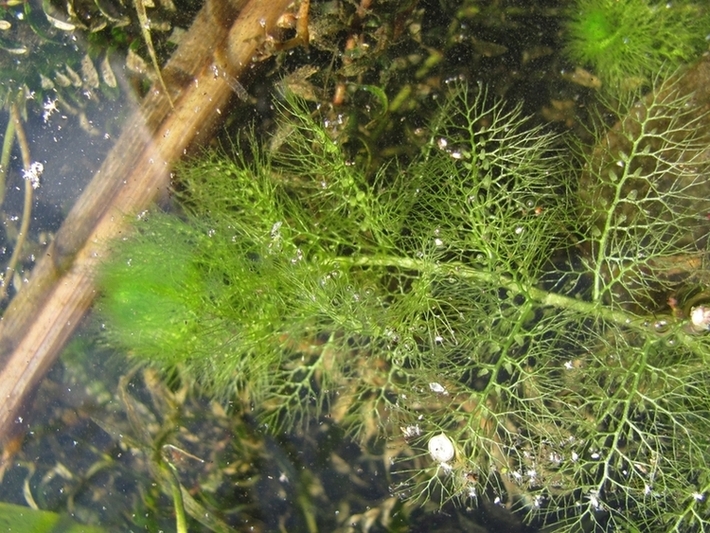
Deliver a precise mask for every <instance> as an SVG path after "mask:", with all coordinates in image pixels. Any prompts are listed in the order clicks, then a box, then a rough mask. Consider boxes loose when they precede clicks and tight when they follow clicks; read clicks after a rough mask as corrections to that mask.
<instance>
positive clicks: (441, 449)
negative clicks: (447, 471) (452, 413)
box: [429, 433, 454, 463]
mask: <svg viewBox="0 0 710 533" xmlns="http://www.w3.org/2000/svg"><path fill="white" fill-rule="evenodd" d="M429 455H431V458H432V459H434V461H436V462H437V463H446V462H448V461H451V459H453V458H454V443H453V442H451V439H450V438H449V437H447V436H446V435H444V434H443V433H441V434H439V435H436V436H434V437H432V438H430V439H429Z"/></svg>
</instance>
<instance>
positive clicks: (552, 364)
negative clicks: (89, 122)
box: [100, 85, 710, 531]
mask: <svg viewBox="0 0 710 533" xmlns="http://www.w3.org/2000/svg"><path fill="white" fill-rule="evenodd" d="M450 89H451V93H452V94H451V95H450V97H449V98H448V99H447V100H446V103H445V104H443V108H442V110H441V112H440V113H439V115H438V118H437V119H435V120H434V121H433V123H432V125H431V128H430V139H429V142H427V143H426V145H425V146H424V147H423V149H422V153H421V155H420V157H419V158H418V159H417V160H415V161H414V162H412V163H411V164H409V165H406V166H404V165H398V164H397V163H394V162H393V163H391V164H390V165H388V166H385V167H383V168H382V169H380V170H379V171H378V172H377V173H376V174H374V175H372V176H370V175H366V174H365V173H364V172H363V171H362V170H360V169H359V168H358V166H357V165H355V164H352V163H351V162H350V161H349V159H348V158H347V156H346V154H345V152H344V150H343V148H342V147H341V146H340V145H339V144H338V143H336V142H334V141H333V140H332V139H331V138H330V137H329V136H328V134H327V132H326V129H325V128H324V127H323V126H322V125H321V124H319V122H318V120H317V119H315V118H313V116H312V114H311V113H310V111H309V110H308V109H307V107H306V106H305V104H303V103H301V102H299V101H296V100H294V99H290V100H289V101H288V103H287V104H286V105H285V106H284V108H283V109H282V114H283V117H284V118H283V127H284V128H287V131H288V135H287V136H285V139H286V140H285V144H284V145H282V146H281V147H280V148H279V149H278V150H277V151H272V152H266V151H263V150H254V151H253V152H247V153H240V154H239V155H238V156H237V157H236V161H235V160H234V159H229V158H227V157H225V156H224V155H223V154H215V155H212V156H210V157H208V158H206V159H204V160H202V161H201V162H198V163H196V164H193V165H191V166H189V167H187V168H185V169H184V170H183V171H182V172H181V183H182V184H184V187H185V190H184V192H182V193H180V199H181V203H182V206H183V208H184V211H185V215H184V217H182V218H178V217H177V216H174V215H166V214H153V215H150V216H149V217H148V219H147V220H146V221H142V222H140V223H139V224H138V236H137V237H136V238H134V239H129V240H128V241H126V242H124V243H120V244H117V249H116V254H117V255H116V259H115V261H113V262H112V263H111V264H109V265H107V266H106V268H105V270H104V273H103V279H102V284H103V287H104V293H105V295H104V297H103V299H102V301H101V303H100V309H101V311H102V313H103V316H104V317H105V323H106V326H107V330H108V334H109V337H110V338H111V339H112V340H113V342H115V343H116V344H118V345H122V346H125V347H127V348H128V349H130V350H131V351H132V353H134V354H135V356H136V357H137V358H139V359H140V360H143V361H146V362H148V363H150V364H153V365H156V366H158V367H160V368H171V369H177V370H178V371H179V374H180V375H181V376H183V378H184V379H192V378H194V379H195V380H196V381H197V382H198V384H199V385H200V386H201V387H202V388H203V389H204V390H205V391H207V392H209V393H212V394H215V395H217V396H220V397H224V398H232V399H233V398H235V397H239V398H243V399H244V400H245V401H251V402H253V403H254V405H256V406H258V411H259V413H260V416H261V419H262V420H263V422H264V424H267V425H268V426H269V427H270V428H272V429H273V430H275V431H279V430H282V429H288V428H292V427H294V426H295V425H302V424H307V423H308V421H309V420H313V419H314V418H317V417H318V416H320V415H322V414H325V413H326V412H328V413H329V414H330V415H331V416H332V417H334V418H335V419H336V420H337V421H339V422H340V423H341V424H342V425H343V426H344V427H346V428H348V429H349V430H350V431H351V432H352V433H353V434H357V435H359V436H360V438H361V439H368V438H371V437H373V436H375V435H380V436H384V437H386V438H387V439H388V442H389V446H391V447H393V448H394V449H395V450H397V451H396V452H395V453H396V457H397V458H396V460H395V464H394V465H393V467H392V476H393V479H392V490H393V491H395V492H396V493H398V494H400V495H401V496H402V497H403V498H408V499H411V500H418V501H426V500H431V501H435V502H438V503H439V504H443V503H444V502H446V501H448V500H450V499H454V500H458V501H463V502H469V503H474V502H475V500H476V499H478V498H490V499H491V500H493V501H496V502H499V503H500V504H501V505H507V506H510V507H512V508H515V509H518V510H519V511H520V512H521V513H523V514H524V515H525V516H526V519H527V521H528V522H530V523H535V524H538V525H541V524H551V523H557V524H566V526H567V527H568V529H569V530H570V531H573V530H580V528H582V527H585V528H589V529H594V528H593V527H592V524H595V523H596V524H599V525H600V526H602V527H609V528H610V529H613V528H614V527H616V528H618V529H620V530H629V531H634V530H642V531H668V530H669V528H672V527H678V528H680V529H687V530H692V529H694V528H700V529H702V528H707V527H708V526H709V525H710V509H709V508H708V502H707V498H708V496H710V479H709V478H708V474H707V473H708V471H709V470H708V460H709V457H708V453H709V445H710V442H709V440H710V437H709V435H708V431H707V428H708V427H709V426H708V424H710V411H709V407H710V405H709V403H710V391H709V390H708V388H709V385H708V384H709V383H710V379H709V378H710V376H708V358H709V357H710V355H709V354H710V352H709V349H710V347H709V346H708V345H709V344H710V342H709V341H708V338H707V337H706V336H704V335H697V334H692V332H690V330H688V329H687V320H686V319H685V318H683V317H681V316H680V314H681V313H680V312H679V311H677V312H676V313H675V314H673V313H669V314H668V316H666V317H665V318H663V320H662V322H661V319H660V318H659V317H657V316H656V315H655V314H654V313H657V312H660V310H661V309H662V305H659V302H665V299H666V298H668V297H670V296H673V295H675V296H677V297H678V298H680V295H681V294H682V293H683V290H684V289H685V286H684V284H683V283H682V279H680V278H683V276H680V275H678V274H679V269H680V267H681V265H683V264H687V263H688V262H689V261H690V259H691V258H692V259H693V260H695V259H697V258H699V257H700V256H701V254H702V251H703V249H704V247H705V238H704V236H705V233H706V231H707V227H706V226H705V225H704V224H706V220H705V218H704V215H705V213H707V208H708V206H707V205H706V204H707V202H706V201H705V200H704V199H703V198H704V197H705V196H706V195H705V194H702V193H701V191H703V190H704V188H705V187H707V179H706V178H705V177H704V176H705V175H706V174H707V173H706V172H704V170H706V168H705V163H704V162H703V160H702V154H701V152H700V150H699V147H700V145H701V144H702V142H705V141H706V138H705V136H704V135H705V134H704V132H703V131H702V129H701V128H698V127H696V125H697V124H696V123H694V122H693V121H689V122H687V121H684V120H683V109H684V102H685V101H684V100H683V98H682V97H681V96H679V95H677V94H675V93H673V92H672V91H671V92H666V93H664V94H666V95H667V97H666V98H665V99H663V98H659V99H657V100H651V101H650V102H649V103H648V105H647V106H646V107H645V108H644V110H643V111H641V110H639V112H638V113H636V114H634V115H633V118H632V119H630V122H627V126H628V127H625V129H623V132H622V133H623V135H622V136H621V138H622V139H623V140H624V142H623V143H621V144H613V143H611V142H606V143H605V142H600V143H599V146H600V148H598V149H597V150H596V151H595V152H594V153H593V154H592V155H590V156H588V158H587V165H586V167H585V173H586V174H585V176H584V178H583V179H582V183H583V187H582V193H579V194H578V193H577V192H576V188H575V187H576V183H577V181H578V179H576V178H574V171H573V169H572V168H571V166H570V165H569V164H567V163H566V161H568V160H569V159H570V158H569V155H568V154H567V151H566V149H565V144H564V143H562V142H560V141H561V139H560V138H559V137H557V136H555V135H551V134H548V133H545V132H544V131H543V130H542V129H541V128H539V127H536V126H533V125H531V124H530V123H529V122H528V120H527V119H525V118H524V117H523V116H521V114H520V110H519V109H517V108H512V109H510V108H508V107H506V106H505V105H503V104H502V103H501V102H494V103H491V101H490V100H489V98H488V97H487V95H486V92H485V91H484V90H481V89H480V88H476V89H471V88H466V87H462V86H458V85H457V86H455V87H451V88H450ZM661 91H662V90H661ZM686 118H687V117H686ZM631 123H633V124H634V126H633V127H632V126H631V125H630V124H631ZM662 128H665V129H662ZM254 144H256V143H254ZM244 146H246V143H242V144H241V145H240V146H239V148H240V149H241V148H243V147H244ZM602 152H604V153H603V154H602ZM619 162H620V163H621V164H617V163H619ZM634 191H636V192H634ZM701 214H702V216H701ZM690 222H693V224H692V227H690V228H688V224H689V223H690ZM671 265H673V266H671ZM661 267H663V268H661ZM664 269H665V270H664ZM686 272H687V271H686ZM700 279H701V278H694V281H693V283H694V285H693V287H694V288H697V287H698V286H700V285H701V283H702V282H701V281H700ZM693 293H694V294H696V293H697V290H695V291H694V292H693ZM659 296H660V298H661V300H658V299H657V298H658V297H659ZM679 307H682V302H681V304H679ZM432 438H434V439H436V440H434V441H432ZM449 443H450V444H452V445H453V448H454V449H453V452H452V451H451V449H450V444H449Z"/></svg>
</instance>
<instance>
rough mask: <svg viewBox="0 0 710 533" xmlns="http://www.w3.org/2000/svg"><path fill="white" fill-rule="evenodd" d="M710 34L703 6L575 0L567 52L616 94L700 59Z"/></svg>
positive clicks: (686, 1)
mask: <svg viewBox="0 0 710 533" xmlns="http://www.w3.org/2000/svg"><path fill="white" fill-rule="evenodd" d="M709 33H710V9H708V6H707V4H706V3H705V2H695V1H692V0H679V1H675V2H662V1H656V0H575V1H574V2H572V5H571V7H570V9H569V15H568V17H567V21H566V34H567V44H566V54H567V56H568V57H569V58H570V59H571V60H573V61H576V62H578V63H579V65H580V66H582V67H591V68H592V69H593V72H594V73H595V74H596V75H597V76H599V78H600V79H601V81H602V83H603V86H604V89H605V91H607V93H608V94H612V95H617V96H618V95H620V94H621V95H623V94H624V93H628V92H630V91H634V90H637V89H638V88H639V87H643V88H646V87H647V86H648V84H649V83H650V81H651V79H652V78H653V77H654V76H657V75H659V73H661V72H664V71H665V72H670V71H672V70H674V69H676V68H678V67H679V66H680V65H683V64H687V63H689V62H691V61H693V60H694V59H695V58H697V57H699V55H700V54H701V53H702V52H704V51H705V50H707V37H708V34H709Z"/></svg>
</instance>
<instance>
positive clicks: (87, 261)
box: [0, 0, 291, 443]
mask: <svg viewBox="0 0 710 533" xmlns="http://www.w3.org/2000/svg"><path fill="white" fill-rule="evenodd" d="M220 1H224V0H215V1H214V2H210V0H208V3H207V5H205V7H203V9H202V10H201V12H200V13H199V14H198V16H197V18H196V20H195V22H194V23H193V25H192V27H191V28H190V30H189V32H188V33H187V34H186V36H185V38H184V39H183V41H182V42H181V44H180V46H179V48H178V49H177V50H176V52H175V54H174V55H173V57H172V58H171V60H170V61H169V62H168V64H167V65H166V67H165V69H164V73H163V75H164V79H165V81H166V85H167V87H168V90H169V91H170V92H171V95H170V96H171V98H172V100H173V102H174V103H175V108H174V109H171V106H170V101H169V99H168V98H167V97H166V95H165V94H164V93H163V92H161V91H160V89H159V86H156V87H154V88H153V89H152V91H151V93H150V94H149V95H148V96H147V97H146V99H145V100H144V102H143V105H142V106H141V109H140V110H139V111H137V112H136V113H134V114H133V116H132V117H131V118H130V119H129V121H128V124H127V125H126V126H125V128H124V130H123V133H122V135H121V137H120V138H119V140H118V141H117V143H116V145H115V146H114V148H113V149H112V151H111V153H110V154H109V155H108V156H107V158H106V160H105V161H104V163H103V165H102V166H101V168H100V170H99V171H98V172H97V173H96V175H95V176H94V178H93V180H92V181H91V183H90V185H89V187H87V189H86V190H85V191H84V193H83V194H82V196H81V197H80V198H79V199H78V200H77V202H76V204H75V205H74V207H73V208H72V210H71V212H70V213H69V215H68V216H67V218H66V220H65V222H64V223H63V225H62V227H61V228H60V230H59V231H58V232H57V235H56V237H55V239H54V241H53V242H52V243H51V244H50V245H49V247H48V248H47V250H46V252H45V253H44V255H43V257H42V258H41V259H40V261H39V262H38V263H37V265H36V266H35V268H34V270H33V272H32V276H31V279H30V282H29V284H28V285H27V286H25V287H23V289H22V290H21V291H20V292H19V293H18V294H17V296H16V297H15V299H14V300H13V301H12V302H11V304H10V306H9V307H8V309H7V311H6V312H5V315H4V316H3V317H2V320H1V321H0V399H2V401H1V402H0V442H3V443H6V442H8V441H9V439H10V437H12V436H13V435H14V434H17V432H18V431H21V430H22V429H24V428H25V427H26V425H27V422H26V420H27V412H28V407H27V405H28V401H27V400H28V399H29V398H30V397H31V393H32V392H33V390H34V389H35V388H36V386H37V384H38V383H39V382H40V381H41V379H42V378H43V377H44V375H45V373H46V372H47V370H48V369H49V367H50V366H51V364H52V363H53V362H54V361H55V359H56V357H57V355H58V353H59V351H60V350H61V348H62V346H63V345H64V343H65V342H66V340H67V339H68V338H69V336H70V335H71V334H72V332H73V331H74V328H75V327H76V325H77V324H78V323H79V321H80V320H81V318H82V316H83V315H84V313H85V312H86V310H87V309H88V308H89V306H90V305H91V302H92V300H93V299H94V296H95V287H94V280H93V273H94V271H95V268H96V266H97V265H98V264H99V263H100V262H101V261H103V260H105V259H106V257H107V256H108V254H109V251H110V242H111V239H113V238H115V237H117V236H120V235H121V234H123V233H124V232H126V231H128V229H129V225H128V221H129V220H130V218H131V216H134V215H135V214H136V213H138V212H140V211H142V210H143V209H145V208H146V207H148V206H149V205H150V204H151V202H152V201H153V200H154V199H155V197H156V196H157V195H158V194H161V192H165V190H166V189H167V187H168V185H169V181H170V169H171V166H172V164H173V163H174V162H175V161H176V160H178V159H179V158H180V157H181V156H182V155H183V154H184V153H185V151H186V150H187V148H188V147H189V146H190V145H192V144H194V143H195V142H196V141H198V140H199V139H201V138H204V137H205V136H206V135H209V133H210V132H211V131H213V130H214V128H215V127H216V126H217V125H218V124H219V121H220V118H221V113H222V112H223V110H224V109H225V108H226V107H227V105H228V103H229V100H230V98H231V97H232V93H233V91H232V88H231V87H230V85H232V86H233V85H234V82H233V80H231V78H234V79H238V78H239V77H240V75H241V74H242V73H243V72H244V71H245V70H246V69H248V68H250V66H251V65H252V58H253V57H255V55H257V53H258V52H259V47H260V46H261V44H262V43H263V41H264V39H265V37H266V35H268V34H269V33H270V32H271V31H272V29H273V27H274V25H275V23H276V21H277V19H278V17H279V16H281V15H282V14H283V12H284V10H285V9H286V8H287V6H288V4H289V3H290V2H291V0H270V1H269V2H263V1H262V0H249V1H246V0H244V1H242V0H240V1H239V3H240V4H241V5H236V6H235V5H228V4H225V3H219V2H220ZM240 7H241V10H240V9H239V8H240ZM237 12H238V14H237Z"/></svg>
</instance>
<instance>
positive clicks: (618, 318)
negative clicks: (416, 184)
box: [333, 256, 695, 347]
mask: <svg viewBox="0 0 710 533" xmlns="http://www.w3.org/2000/svg"><path fill="white" fill-rule="evenodd" d="M333 263H335V264H340V265H350V266H363V267H364V266H377V267H395V268H400V269H404V270H416V271H418V272H426V273H430V274H437V275H440V276H453V277H460V278H464V279H475V280H476V281H479V282H482V283H483V284H486V285H491V286H496V287H501V288H504V289H506V290H507V291H509V292H511V293H512V294H513V295H515V294H522V295H524V296H526V297H528V298H530V299H532V300H535V301H536V302H538V303H540V304H541V305H543V306H551V307H557V308H560V309H567V310H570V311H575V312H578V313H580V314H584V315H587V316H596V317H598V318H600V319H602V320H605V321H607V322H611V323H614V324H617V325H619V326H622V327H626V328H630V329H632V330H635V331H637V332H639V333H641V334H643V335H645V336H647V335H649V333H653V334H654V335H660V334H661V333H660V332H658V331H655V330H653V324H649V321H648V319H646V318H641V317H639V316H638V315H635V314H633V313H631V312H628V311H624V310H623V309H613V308H611V307H608V306H603V305H600V304H597V303H594V302H588V301H584V300H578V299H576V298H570V297H569V296H563V295H561V294H556V293H554V292H549V291H546V290H544V289H539V288H537V287H532V286H523V285H521V284H520V283H519V282H517V281H516V280H514V279H513V278H511V277H510V276H506V275H503V274H495V273H491V272H486V271H483V270H476V269H475V268H471V267H470V266H468V265H464V264H463V263H459V262H455V261H453V262H447V263H441V264H437V263H433V262H431V261H427V260H423V259H411V258H407V257H393V256H379V257H371V256H358V257H352V258H351V257H340V258H337V259H335V260H333ZM667 319H668V320H667V321H668V324H667V329H666V328H664V330H663V331H664V333H665V332H667V333H670V332H671V331H673V332H674V333H675V334H676V335H678V336H679V338H680V340H681V341H682V342H683V343H684V344H685V345H687V346H688V347H693V345H694V344H695V343H694V342H693V339H692V337H693V335H691V334H690V333H687V332H685V331H683V330H682V329H681V328H680V327H677V328H673V327H672V326H673V323H672V322H673V321H675V322H677V325H678V326H681V325H684V324H685V321H684V320H683V321H681V320H679V319H676V318H673V317H671V316H670V315H669V316H668V317H667Z"/></svg>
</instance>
